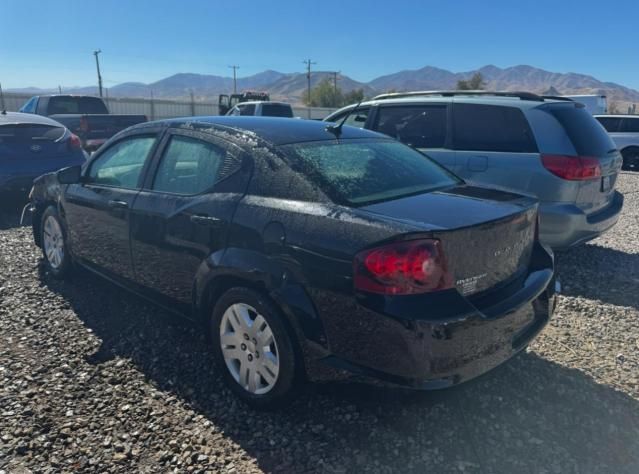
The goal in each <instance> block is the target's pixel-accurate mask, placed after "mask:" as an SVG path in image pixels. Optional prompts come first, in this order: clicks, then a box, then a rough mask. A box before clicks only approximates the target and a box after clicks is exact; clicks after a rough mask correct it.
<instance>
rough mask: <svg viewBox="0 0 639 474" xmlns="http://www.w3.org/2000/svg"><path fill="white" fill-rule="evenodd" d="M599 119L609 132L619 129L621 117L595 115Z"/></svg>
mask: <svg viewBox="0 0 639 474" xmlns="http://www.w3.org/2000/svg"><path fill="white" fill-rule="evenodd" d="M595 118H596V119H597V121H598V122H599V123H600V124H601V125H603V128H605V129H606V131H607V132H616V131H618V130H619V124H620V123H621V119H620V118H618V117H595Z"/></svg>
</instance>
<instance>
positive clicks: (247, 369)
mask: <svg viewBox="0 0 639 474" xmlns="http://www.w3.org/2000/svg"><path fill="white" fill-rule="evenodd" d="M209 330H210V334H211V341H212V343H213V352H214V355H215V359H216V362H217V365H218V367H219V368H220V369H221V370H222V371H223V376H224V380H225V382H226V384H227V385H228V387H229V388H230V389H231V390H232V391H233V392H234V393H235V395H237V396H238V397H239V398H240V399H241V400H243V401H244V402H246V403H247V404H249V405H250V406H252V407H254V408H260V409H270V408H277V407H280V406H282V405H283V404H285V403H286V402H288V401H289V400H290V399H291V398H292V397H293V395H294V393H295V390H296V389H297V385H298V377H297V376H296V374H297V373H298V367H299V364H300V361H299V360H298V358H297V357H296V353H295V350H294V344H293V339H292V337H291V334H290V332H289V330H288V329H287V326H286V323H285V321H284V318H283V316H281V313H280V311H279V309H278V308H277V307H276V306H275V305H274V304H273V303H272V302H271V301H269V300H268V299H267V298H265V297H264V296H263V295H261V294H260V293H258V292H256V291H254V290H250V289H248V288H239V287H238V288H232V289H230V290H228V291H227V292H226V293H224V294H223V295H222V297H221V298H220V299H219V300H218V302H217V303H216V305H215V308H214V309H213V313H212V315H211V319H210V324H209Z"/></svg>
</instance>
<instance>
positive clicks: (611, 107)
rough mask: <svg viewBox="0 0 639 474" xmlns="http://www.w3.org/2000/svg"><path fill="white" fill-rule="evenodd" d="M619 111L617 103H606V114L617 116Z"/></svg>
mask: <svg viewBox="0 0 639 474" xmlns="http://www.w3.org/2000/svg"><path fill="white" fill-rule="evenodd" d="M619 111H620V109H619V104H618V103H617V102H613V101H610V102H609V103H608V113H609V114H618V113H619Z"/></svg>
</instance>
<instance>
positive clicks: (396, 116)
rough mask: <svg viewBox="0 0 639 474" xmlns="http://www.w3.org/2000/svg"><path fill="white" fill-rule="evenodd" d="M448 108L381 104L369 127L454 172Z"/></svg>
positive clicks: (437, 104) (436, 105) (444, 106)
mask: <svg viewBox="0 0 639 474" xmlns="http://www.w3.org/2000/svg"><path fill="white" fill-rule="evenodd" d="M448 109H449V107H448V105H447V104H443V103H428V104H410V105H409V104H387V105H384V104H381V105H380V106H379V107H378V108H377V112H376V114H375V118H374V120H373V126H372V128H373V129H374V130H375V131H377V132H380V133H383V134H385V135H388V136H390V137H393V138H395V139H397V140H399V141H401V142H402V143H405V144H407V145H410V146H412V147H413V148H416V149H418V150H419V151H421V152H423V153H425V154H426V155H428V156H429V157H430V158H432V159H434V160H435V161H437V162H438V163H439V164H441V165H442V166H444V167H445V168H448V169H449V170H450V171H453V172H454V171H456V169H455V165H456V163H455V152H454V151H453V150H451V149H450V148H449V145H448V133H447V130H448Z"/></svg>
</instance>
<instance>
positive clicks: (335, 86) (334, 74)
mask: <svg viewBox="0 0 639 474" xmlns="http://www.w3.org/2000/svg"><path fill="white" fill-rule="evenodd" d="M340 72H342V71H333V72H332V73H331V74H333V90H334V91H335V97H337V75H338V74H339V73H340Z"/></svg>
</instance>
